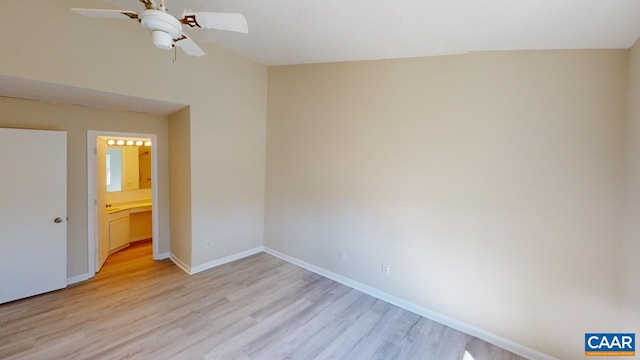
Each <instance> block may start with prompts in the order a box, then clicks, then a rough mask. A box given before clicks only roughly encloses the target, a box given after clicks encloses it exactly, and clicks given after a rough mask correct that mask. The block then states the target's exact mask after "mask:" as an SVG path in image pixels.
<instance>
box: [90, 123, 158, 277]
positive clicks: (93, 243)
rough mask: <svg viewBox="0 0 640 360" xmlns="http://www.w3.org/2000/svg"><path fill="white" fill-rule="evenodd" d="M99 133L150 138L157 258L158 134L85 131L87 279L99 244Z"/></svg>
mask: <svg viewBox="0 0 640 360" xmlns="http://www.w3.org/2000/svg"><path fill="white" fill-rule="evenodd" d="M98 136H113V137H139V138H150V139H151V142H152V145H151V146H152V148H151V150H152V151H151V179H153V180H152V184H151V197H152V199H151V221H152V228H153V235H152V236H153V238H152V240H151V243H152V247H153V259H154V260H161V258H160V230H159V222H158V218H159V217H158V209H159V208H160V206H159V205H160V200H159V197H158V187H159V183H160V182H159V179H158V136H157V134H147V133H132V132H131V133H130V132H115V131H100V130H87V225H88V226H87V259H88V261H87V263H88V273H89V274H88V275H89V278H91V277H93V276H95V274H96V261H97V251H96V250H97V246H99V244H98V240H99V238H98V227H97V226H96V222H97V217H98V214H97V212H96V211H95V202H96V171H97V169H96V161H95V156H96V151H97V150H96V144H97V141H96V140H97V138H98Z"/></svg>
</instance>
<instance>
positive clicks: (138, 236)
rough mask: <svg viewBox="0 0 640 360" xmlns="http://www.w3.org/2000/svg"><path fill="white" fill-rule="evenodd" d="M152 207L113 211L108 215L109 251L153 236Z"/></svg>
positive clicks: (122, 208)
mask: <svg viewBox="0 0 640 360" xmlns="http://www.w3.org/2000/svg"><path fill="white" fill-rule="evenodd" d="M151 219H152V217H151V206H150V205H149V206H132V207H120V208H117V209H115V211H114V210H113V209H112V211H111V212H109V213H108V217H107V222H108V224H107V228H108V230H109V234H108V239H109V251H114V250H119V249H120V248H122V247H123V246H125V245H127V244H129V243H131V242H134V241H139V240H145V239H150V238H151V237H152V236H153V228H152V221H151Z"/></svg>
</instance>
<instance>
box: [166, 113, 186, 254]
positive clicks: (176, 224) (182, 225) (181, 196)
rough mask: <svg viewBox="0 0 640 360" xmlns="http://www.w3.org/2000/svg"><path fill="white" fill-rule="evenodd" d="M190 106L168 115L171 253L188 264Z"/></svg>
mask: <svg viewBox="0 0 640 360" xmlns="http://www.w3.org/2000/svg"><path fill="white" fill-rule="evenodd" d="M189 118H190V116H189V108H186V109H183V110H180V111H178V112H176V113H175V114H173V115H171V116H169V133H170V134H171V136H170V137H169V147H170V148H171V152H170V155H169V166H170V169H171V174H170V179H171V254H173V256H174V257H177V258H178V259H179V260H180V261H181V262H183V263H184V264H186V265H187V266H191V241H189V239H191V153H190V150H189V149H190V147H189V139H190V131H189Z"/></svg>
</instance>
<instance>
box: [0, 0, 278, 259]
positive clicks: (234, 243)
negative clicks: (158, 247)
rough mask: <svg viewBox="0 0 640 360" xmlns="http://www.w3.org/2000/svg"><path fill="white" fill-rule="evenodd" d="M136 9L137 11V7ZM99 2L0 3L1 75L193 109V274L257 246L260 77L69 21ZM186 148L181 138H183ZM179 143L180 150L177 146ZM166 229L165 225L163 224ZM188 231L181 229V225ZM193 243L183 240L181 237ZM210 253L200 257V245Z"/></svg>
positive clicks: (226, 59)
mask: <svg viewBox="0 0 640 360" xmlns="http://www.w3.org/2000/svg"><path fill="white" fill-rule="evenodd" d="M138 5H139V4H138ZM106 6H109V5H108V4H105V3H104V2H103V1H100V0H88V1H79V0H61V1H47V0H36V1H31V2H29V3H28V4H27V3H26V2H24V1H19V0H6V1H1V2H0V13H2V14H11V16H9V17H7V18H6V19H5V20H4V21H2V22H0V31H1V32H2V33H5V34H12V33H14V32H15V29H21V30H20V35H19V36H9V37H7V39H6V41H5V43H4V44H3V46H4V48H5V49H11V50H9V51H5V52H3V56H1V57H0V73H1V74H3V75H9V76H16V77H22V78H28V79H35V80H40V81H46V82H50V83H58V84H64V85H72V86H77V87H81V88H88V89H97V90H102V91H107V92H113V93H118V94H124V95H131V96H137V97H143V98H150V99H157V100H164V101H169V102H172V103H179V104H187V105H190V112H189V114H190V119H189V131H190V134H189V141H188V144H189V145H188V146H189V147H190V149H189V156H190V159H189V161H190V169H191V176H190V178H189V179H188V181H190V192H189V193H190V198H189V199H187V198H182V197H174V198H173V199H174V200H175V201H179V202H182V203H181V204H175V203H174V204H172V205H176V206H178V207H179V208H185V207H190V211H191V225H190V226H191V231H190V233H189V232H188V231H186V230H184V228H183V227H182V229H183V231H180V233H181V236H180V238H179V239H176V240H175V241H187V242H190V243H191V244H190V245H189V246H184V248H183V250H186V249H187V248H191V250H192V251H191V253H190V254H189V255H183V256H188V257H193V259H190V258H189V259H182V260H184V261H186V262H188V263H190V264H191V265H193V266H197V265H201V264H204V263H207V262H209V261H212V260H215V259H218V258H221V257H224V256H227V255H231V254H233V253H235V252H237V251H238V250H247V249H249V248H252V247H255V246H259V245H260V244H262V241H263V237H262V235H263V224H264V174H265V156H264V152H265V147H266V145H265V144H266V135H265V132H266V96H267V95H266V90H267V89H266V85H267V70H266V67H265V66H264V65H261V64H257V63H255V62H252V61H250V60H247V59H245V58H243V57H240V56H238V55H235V54H232V53H230V52H228V51H226V50H224V49H222V48H220V47H217V46H215V45H213V44H201V45H202V47H203V48H204V50H205V51H206V52H207V55H206V56H203V57H198V58H195V57H189V56H186V55H184V54H183V53H182V52H180V51H179V50H178V52H177V61H176V62H175V63H173V60H174V53H173V52H171V51H168V52H163V51H161V50H158V49H157V48H155V47H154V45H153V44H152V42H151V35H150V34H149V33H148V32H146V31H144V30H143V29H141V28H140V26H139V25H138V24H136V23H134V22H127V21H110V20H104V19H103V20H100V19H94V18H88V17H83V16H80V15H77V14H74V13H72V12H71V11H70V10H69V9H70V8H72V7H86V8H105V7H106ZM183 140H184V139H183ZM185 142H186V141H181V143H182V144H183V145H186V144H185ZM167 220H168V219H167ZM184 225H186V224H185V223H183V224H182V225H181V226H184ZM188 235H191V237H190V238H187V237H186V236H188ZM207 240H211V241H212V243H213V246H212V247H211V248H209V249H205V248H204V244H205V241H207Z"/></svg>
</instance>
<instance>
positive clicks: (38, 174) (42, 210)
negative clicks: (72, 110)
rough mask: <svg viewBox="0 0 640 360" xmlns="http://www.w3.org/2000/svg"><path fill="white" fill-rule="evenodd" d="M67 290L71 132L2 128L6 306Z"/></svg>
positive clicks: (0, 282)
mask: <svg viewBox="0 0 640 360" xmlns="http://www.w3.org/2000/svg"><path fill="white" fill-rule="evenodd" d="M66 286H67V133H66V132H63V131H45V130H21V129H0V303H5V302H8V301H13V300H17V299H21V298H24V297H28V296H32V295H37V294H41V293H45V292H48V291H53V290H57V289H61V288H63V287H66Z"/></svg>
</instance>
